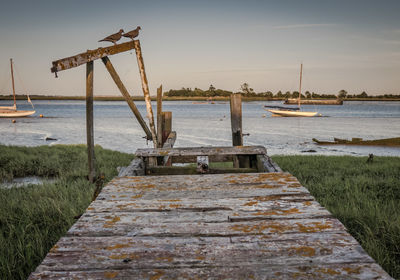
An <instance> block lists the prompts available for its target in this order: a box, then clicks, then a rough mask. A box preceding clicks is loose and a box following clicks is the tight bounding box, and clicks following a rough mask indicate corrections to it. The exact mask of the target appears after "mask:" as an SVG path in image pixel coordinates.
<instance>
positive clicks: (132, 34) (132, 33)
mask: <svg viewBox="0 0 400 280" xmlns="http://www.w3.org/2000/svg"><path fill="white" fill-rule="evenodd" d="M140 29H141V28H140V26H138V27H136V29H133V30H132V31H129V32H126V33H124V34H122V36H124V37H126V38H131V39H132V40H133V38H135V37H137V36H138V35H139V30H140Z"/></svg>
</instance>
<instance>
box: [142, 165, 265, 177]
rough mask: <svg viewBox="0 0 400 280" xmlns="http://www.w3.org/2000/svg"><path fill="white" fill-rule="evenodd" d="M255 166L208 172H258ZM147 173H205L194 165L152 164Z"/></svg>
mask: <svg viewBox="0 0 400 280" xmlns="http://www.w3.org/2000/svg"><path fill="white" fill-rule="evenodd" d="M256 172H257V169H255V168H231V167H227V168H210V169H208V170H207V173H208V174H224V173H256ZM146 174H147V175H191V174H203V173H202V172H200V171H198V170H197V169H196V167H194V166H151V167H148V168H147V169H146Z"/></svg>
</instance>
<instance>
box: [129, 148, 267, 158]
mask: <svg viewBox="0 0 400 280" xmlns="http://www.w3.org/2000/svg"><path fill="white" fill-rule="evenodd" d="M266 153H267V150H266V149H265V148H264V147H263V146H238V147H190V148H172V149H137V150H136V152H135V154H136V155H137V156H141V157H152V156H153V157H154V156H175V157H176V156H210V155H264V154H266Z"/></svg>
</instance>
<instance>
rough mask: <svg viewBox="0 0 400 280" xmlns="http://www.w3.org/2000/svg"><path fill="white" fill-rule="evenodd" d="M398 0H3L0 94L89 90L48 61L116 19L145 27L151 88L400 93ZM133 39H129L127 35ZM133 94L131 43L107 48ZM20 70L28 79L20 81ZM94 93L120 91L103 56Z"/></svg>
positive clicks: (87, 44)
mask: <svg viewBox="0 0 400 280" xmlns="http://www.w3.org/2000/svg"><path fill="white" fill-rule="evenodd" d="M399 14H400V1H398V0H392V1H387V0H382V1H369V0H365V1H351V0H348V1H341V0H339V1H324V0H315V1H312V0H311V1H307V0H304V1H299V0H297V1H289V0H283V1H272V0H271V1H256V0H249V1H216V0H214V1H122V0H121V1H90V0H88V1H57V0H52V1H47V0H46V1H27V0H26V1H19V0H14V1H7V3H3V4H2V7H1V9H0V36H1V41H0V42H1V43H0V49H1V52H0V75H1V76H0V94H9V93H10V90H11V87H10V82H9V76H10V74H9V72H10V70H9V59H10V58H13V59H14V62H15V67H16V71H17V74H16V76H17V77H16V84H17V93H20V94H23V93H25V90H27V91H28V93H30V94H44V95H84V94H85V71H86V69H85V66H84V65H83V66H80V67H78V68H74V69H71V70H67V71H62V72H59V78H58V79H55V78H54V75H53V74H51V73H50V67H51V62H52V61H53V60H57V59H60V58H64V57H68V56H72V55H75V54H78V53H81V52H84V51H86V50H87V49H96V48H98V47H104V46H108V45H111V44H109V43H105V42H100V43H99V42H97V41H98V40H100V39H102V38H104V37H105V36H107V35H109V34H112V33H115V32H117V31H118V30H119V29H120V28H123V29H124V30H125V31H130V30H132V29H134V28H136V26H138V25H140V26H141V27H142V30H141V34H140V36H139V39H140V41H141V46H142V51H143V56H144V62H145V66H146V72H147V78H148V80H149V82H150V90H151V93H152V94H153V95H154V94H155V92H156V87H158V86H159V85H160V84H163V87H164V90H169V89H171V88H172V89H179V88H181V87H190V88H195V87H198V88H202V89H208V87H209V85H210V84H213V85H214V86H215V87H216V88H220V89H226V90H231V91H238V90H239V89H240V85H241V84H243V83H244V82H247V83H248V84H250V86H251V87H252V88H254V90H255V91H256V92H261V91H268V90H270V91H272V92H274V93H275V92H276V91H278V90H282V91H287V90H290V91H293V90H297V89H298V74H299V67H300V63H301V62H302V63H303V64H304V72H303V75H304V76H303V77H304V79H303V82H304V86H303V90H304V91H306V90H309V91H315V92H318V93H333V94H337V93H338V91H339V90H341V89H345V90H347V91H348V92H349V93H350V94H359V93H361V92H362V91H366V92H367V93H368V94H370V95H375V94H385V93H388V94H390V93H391V94H400V17H399ZM125 40H127V39H125V38H124V39H123V40H121V41H120V42H123V41H125ZM110 59H111V61H112V62H113V64H114V67H115V68H116V70H117V72H118V73H119V75H120V76H121V79H122V80H123V82H124V83H125V85H126V86H127V88H128V90H129V91H130V93H131V94H132V95H142V91H141V84H140V76H139V72H138V68H137V62H136V56H135V53H134V51H133V52H127V53H123V54H119V55H115V56H112V57H110ZM20 80H22V82H20ZM94 82H95V84H94V92H95V95H119V92H118V89H117V87H116V86H115V84H114V83H113V81H112V79H111V78H110V77H109V74H108V72H107V71H106V69H105V67H104V66H103V64H102V62H101V61H100V60H99V61H96V62H95V65H94Z"/></svg>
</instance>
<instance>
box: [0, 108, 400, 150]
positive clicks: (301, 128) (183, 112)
mask: <svg viewBox="0 0 400 280" xmlns="http://www.w3.org/2000/svg"><path fill="white" fill-rule="evenodd" d="M8 103H9V102H5V101H0V106H1V105H5V104H8ZM34 103H35V109H36V114H35V115H34V116H33V117H29V118H23V119H17V122H16V123H12V122H11V120H10V119H4V118H0V132H1V135H0V143H1V144H6V145H25V146H38V145H54V144H85V143H86V130H85V129H86V128H85V126H86V121H85V102H84V101H35V102H34ZM136 105H137V107H138V109H139V110H140V111H141V113H142V115H143V116H145V115H146V112H145V110H146V108H145V105H144V102H137V103H136ZM263 105H281V102H265V101H263V102H247V103H243V130H244V133H250V136H246V137H245V138H244V142H245V145H263V146H265V147H266V148H267V150H268V154H271V155H272V154H304V153H303V152H304V151H307V150H315V151H316V152H317V154H325V155H345V154H346V155H367V154H369V153H373V154H375V155H386V156H389V155H393V156H400V148H379V147H355V146H348V147H346V146H317V145H315V144H313V142H312V140H311V139H312V138H317V139H319V140H333V137H337V138H352V137H360V138H364V139H378V138H389V137H400V102H345V104H344V105H343V106H304V107H303V108H304V110H309V111H315V110H317V111H318V112H319V113H321V114H322V115H323V116H324V117H318V118H276V117H271V116H270V113H269V112H266V111H265V110H264V109H263ZM153 106H155V102H153ZM19 109H21V110H23V109H30V106H29V104H24V103H21V104H20V103H19ZM153 110H154V111H156V108H155V107H153ZM163 110H164V111H172V116H173V117H172V119H173V130H176V131H177V133H178V138H177V142H176V146H179V147H184V146H186V147H190V146H205V145H213V146H216V145H219V146H229V145H231V130H230V113H229V103H228V102H216V104H192V102H190V101H176V102H175V101H173V102H172V101H171V102H164V104H163ZM39 114H43V115H44V118H39ZM94 114H95V125H94V126H95V144H99V145H101V146H102V147H104V148H107V149H112V150H117V151H122V152H128V153H134V152H135V150H136V149H137V148H144V147H152V144H151V143H150V142H149V143H146V140H145V139H143V137H144V135H145V134H144V132H143V131H142V129H141V127H140V125H139V124H138V122H137V121H136V119H135V118H134V116H133V114H132V112H131V111H130V109H129V107H128V106H127V104H126V103H125V102H122V101H121V102H119V101H117V102H95V107H94ZM46 137H51V138H55V139H57V140H56V141H46V140H45V139H46ZM314 154H315V153H314Z"/></svg>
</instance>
